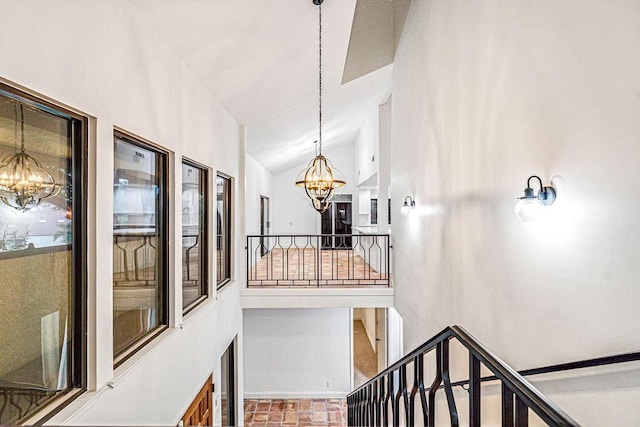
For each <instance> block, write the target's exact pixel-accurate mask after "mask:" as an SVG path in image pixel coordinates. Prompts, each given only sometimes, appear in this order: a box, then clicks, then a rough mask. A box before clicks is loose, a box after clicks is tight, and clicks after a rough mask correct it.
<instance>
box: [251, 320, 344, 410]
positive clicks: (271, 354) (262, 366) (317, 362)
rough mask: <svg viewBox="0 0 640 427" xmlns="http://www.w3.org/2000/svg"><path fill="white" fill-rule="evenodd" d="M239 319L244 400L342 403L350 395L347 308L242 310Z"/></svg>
mask: <svg viewBox="0 0 640 427" xmlns="http://www.w3.org/2000/svg"><path fill="white" fill-rule="evenodd" d="M243 315H244V316H243V319H244V346H245V347H244V372H245V376H244V381H245V383H244V390H245V396H246V397H248V398H250V397H267V398H269V397H271V398H280V397H281V398H289V397H344V396H345V395H346V394H347V393H348V392H349V391H350V379H351V334H350V330H351V328H350V322H351V315H350V310H349V309H348V308H316V309H310V308H306V309H245V310H243ZM327 381H329V382H330V383H331V387H327Z"/></svg>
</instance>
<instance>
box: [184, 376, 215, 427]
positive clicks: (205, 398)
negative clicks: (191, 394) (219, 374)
mask: <svg viewBox="0 0 640 427" xmlns="http://www.w3.org/2000/svg"><path fill="white" fill-rule="evenodd" d="M212 407H213V376H210V377H209V378H208V379H207V382H206V383H205V385H204V386H203V387H202V389H201V390H200V391H199V392H198V395H197V396H196V398H195V399H194V400H193V402H192V403H191V405H190V406H189V409H187V412H185V413H184V416H183V417H182V425H184V426H212V425H213V410H212Z"/></svg>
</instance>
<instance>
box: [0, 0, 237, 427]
mask: <svg viewBox="0 0 640 427" xmlns="http://www.w3.org/2000/svg"><path fill="white" fill-rule="evenodd" d="M5 3H6V7H5V8H4V9H5V10H6V11H7V13H4V14H3V15H2V17H0V56H1V57H2V61H1V62H0V78H2V79H6V80H7V81H9V82H13V83H15V84H17V85H20V86H23V87H25V88H27V89H28V90H32V91H35V92H39V93H40V94H41V95H42V96H45V97H48V98H50V99H52V100H53V101H54V102H59V103H63V104H66V105H67V106H69V107H70V108H73V109H76V110H79V111H81V112H83V113H84V114H86V115H90V116H92V117H93V119H92V120H91V122H90V160H89V170H90V176H91V178H90V181H89V185H90V197H89V205H90V209H89V221H90V233H89V236H88V240H89V261H88V266H89V301H88V311H89V319H88V337H89V350H88V365H89V367H88V370H89V372H88V375H89V390H91V391H90V392H87V393H85V394H84V395H83V396H82V397H80V398H79V399H77V400H76V401H74V402H73V403H72V404H71V405H70V406H69V407H67V408H65V409H64V410H63V411H62V412H61V413H59V414H58V415H57V416H56V417H55V418H54V419H53V420H51V423H53V424H64V423H72V424H83V425H91V424H101V425H107V424H121V425H122V424H149V425H161V424H163V425H168V424H172V425H175V424H177V422H178V419H179V418H180V417H181V416H182V414H183V412H184V410H185V409H186V408H187V406H188V405H189V403H190V402H191V400H192V399H193V398H194V397H195V395H196V393H197V391H198V390H199V388H200V387H201V386H202V384H203V383H204V381H205V379H206V378H207V377H208V376H209V374H210V373H211V372H213V373H214V375H215V377H216V378H219V372H220V356H221V355H222V353H223V351H224V349H225V348H226V346H227V345H228V344H229V342H230V341H231V340H232V339H233V337H234V336H235V335H236V334H239V333H240V334H241V312H240V303H239V293H238V284H237V283H233V284H231V285H229V287H228V288H227V289H225V290H224V291H222V292H220V293H219V294H218V295H217V297H216V298H213V297H212V298H211V299H210V300H209V301H208V302H206V303H205V304H204V305H203V306H201V307H200V308H198V309H197V310H195V311H194V312H193V313H192V314H190V315H189V316H187V317H186V318H185V319H183V318H182V315H181V311H182V310H181V291H180V284H181V271H180V265H181V262H180V250H179V249H178V250H175V248H174V249H172V251H171V255H170V256H171V259H170V268H171V269H172V270H171V271H172V275H171V282H172V286H173V288H172V289H174V292H173V293H172V295H171V297H170V304H171V314H170V323H171V325H172V326H175V325H179V324H181V323H184V326H183V329H179V328H175V327H172V328H170V329H169V330H168V331H166V332H165V333H163V334H162V335H161V337H159V338H158V339H156V340H154V341H153V342H152V343H151V344H149V345H147V346H146V347H145V348H144V350H142V351H141V352H139V353H137V354H136V355H135V356H134V357H132V358H131V359H129V360H128V361H127V362H125V363H124V364H123V365H122V366H120V367H119V368H118V369H116V370H115V371H114V369H113V340H112V296H113V290H112V231H111V230H112V211H113V200H112V194H113V191H112V185H113V182H112V180H113V178H112V177H113V128H114V126H119V127H121V128H123V129H125V130H127V131H130V132H133V133H135V134H138V135H140V136H142V137H144V138H146V139H148V140H150V141H153V142H154V143H156V144H158V145H160V146H162V147H164V148H166V149H167V150H170V151H171V153H172V154H171V156H170V158H171V162H172V167H171V168H170V174H171V176H172V178H173V181H172V182H173V189H172V191H170V193H171V194H181V191H180V189H181V182H180V181H181V175H180V174H179V173H175V172H176V171H179V170H180V169H179V168H180V166H179V164H180V159H181V158H182V156H187V157H190V158H192V159H194V160H197V161H198V162H200V163H203V164H206V165H208V166H210V167H211V169H212V171H213V173H214V174H215V171H216V170H220V171H223V172H225V173H227V174H229V175H232V176H234V177H235V178H237V179H236V180H235V184H236V187H235V189H234V193H235V196H236V197H235V200H234V202H235V208H236V209H235V211H236V212H242V211H243V210H244V209H243V203H244V199H243V198H240V197H237V196H238V194H243V190H241V187H243V186H244V184H243V183H242V179H243V177H242V176H241V175H240V174H239V164H240V153H241V149H240V147H239V144H238V142H239V137H240V135H239V129H238V125H237V123H236V122H235V121H234V120H233V118H232V117H231V116H230V115H229V114H228V113H227V112H226V111H225V110H224V109H223V108H222V107H221V106H220V104H219V103H218V102H217V101H216V100H215V99H214V98H213V97H212V96H211V95H210V94H209V92H208V91H207V90H206V88H205V87H204V86H203V85H202V83H201V82H200V81H199V80H198V79H197V78H195V77H194V76H193V74H192V73H191V72H190V71H189V70H188V69H187V67H186V66H185V65H184V64H183V63H181V62H180V61H179V60H178V58H177V57H176V56H175V55H174V54H173V53H172V51H171V50H170V49H168V48H167V46H166V44H165V43H164V42H163V41H162V40H161V39H160V38H159V37H158V36H157V35H156V34H155V33H154V32H153V31H152V30H151V29H150V27H149V26H148V24H147V23H146V21H145V20H144V19H143V18H141V17H140V16H138V13H137V11H136V9H135V8H134V7H133V6H132V5H131V3H130V2H129V1H126V0H114V1H109V2H102V3H93V2H92V3H87V2H82V1H69V2H40V1H36V0H26V1H21V2H5ZM9 12H10V13H9ZM241 183H242V185H241ZM98 194H99V195H100V197H97V195H98ZM170 209H172V220H171V225H172V228H171V230H172V233H174V236H173V241H180V237H179V236H180V230H181V223H180V221H181V215H180V202H179V201H176V200H171V202H170ZM234 224H235V227H236V228H235V233H236V237H238V234H239V232H240V231H243V227H244V219H243V218H239V217H236V221H234ZM213 240H214V241H215V239H213ZM239 248H240V247H239V245H238V240H236V249H239ZM238 258H239V257H236V260H235V263H234V267H233V268H234V272H235V273H234V274H235V275H236V277H239V278H241V277H242V275H238V271H239V266H240V265H239V261H238ZM211 270H212V271H213V270H215V269H211ZM212 274H213V273H212ZM210 281H211V283H214V282H215V278H214V277H213V275H212V276H211V277H210ZM216 299H217V300H216ZM194 343H197V351H189V349H190V348H194V347H195V345H194ZM169 367H170V369H169ZM239 375H240V377H241V376H242V373H241V372H240V373H239ZM107 382H113V388H108V387H106V384H107ZM240 396H242V389H241V386H240ZM241 402H242V400H240V403H241ZM216 416H217V419H218V420H219V411H217V415H216Z"/></svg>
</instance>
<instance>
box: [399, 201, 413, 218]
mask: <svg viewBox="0 0 640 427" xmlns="http://www.w3.org/2000/svg"><path fill="white" fill-rule="evenodd" d="M410 213H411V205H409V204H407V203H405V204H404V205H402V207H401V208H400V215H402V216H407V215H409V214H410Z"/></svg>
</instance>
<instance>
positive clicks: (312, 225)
mask: <svg viewBox="0 0 640 427" xmlns="http://www.w3.org/2000/svg"><path fill="white" fill-rule="evenodd" d="M323 154H324V155H325V157H327V158H328V159H329V160H330V161H331V162H332V163H333V165H334V166H335V167H336V168H337V169H338V170H340V172H342V175H343V176H344V179H345V180H346V181H347V185H345V186H344V187H343V191H342V194H353V192H354V188H355V182H354V174H353V144H348V145H346V146H344V147H342V148H339V149H332V150H328V151H326V152H325V151H323ZM309 160H311V158H310V159H309ZM308 163H309V162H305V163H301V164H299V165H298V166H295V167H293V168H291V169H288V170H286V171H284V172H281V173H279V174H277V175H275V176H274V177H273V189H274V194H273V203H272V212H273V213H272V215H271V218H272V219H273V221H272V227H271V234H316V233H319V232H320V215H319V214H318V213H317V212H316V211H315V210H314V209H313V208H312V207H311V205H310V204H309V202H308V198H307V196H306V195H304V193H303V192H300V190H299V189H298V188H297V187H296V186H295V181H296V178H297V176H298V174H299V173H300V171H301V170H303V169H306V168H307V166H308ZM353 198H354V200H355V199H356V198H357V197H356V196H355V195H354V196H353ZM353 209H354V210H353V212H354V214H355V212H357V210H355V209H356V206H355V205H354V206H353ZM354 218H355V216H354Z"/></svg>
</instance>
